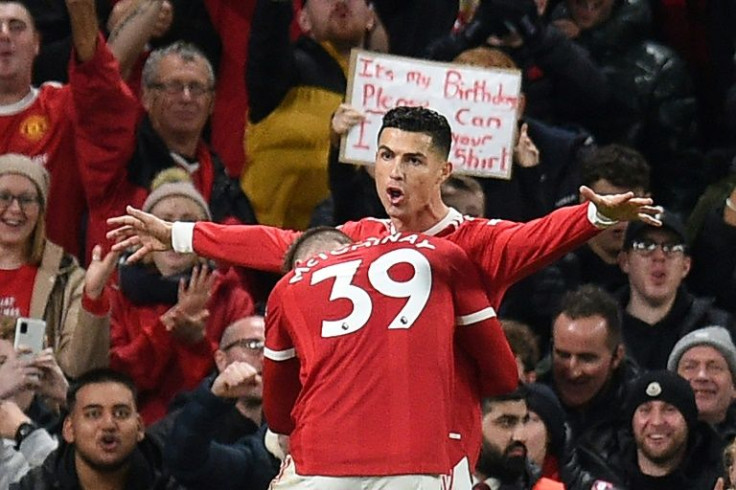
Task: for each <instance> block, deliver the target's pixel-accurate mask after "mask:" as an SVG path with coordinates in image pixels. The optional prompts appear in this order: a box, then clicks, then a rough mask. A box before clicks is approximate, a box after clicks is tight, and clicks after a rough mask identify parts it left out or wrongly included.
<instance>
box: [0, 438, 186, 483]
mask: <svg viewBox="0 0 736 490" xmlns="http://www.w3.org/2000/svg"><path fill="white" fill-rule="evenodd" d="M130 463H131V468H130V472H129V473H128V482H127V484H126V485H125V490H178V489H180V488H183V487H180V486H179V485H178V484H177V483H176V482H175V481H174V480H173V478H171V477H170V476H169V475H168V473H167V472H165V471H164V470H163V456H162V453H161V449H160V447H159V446H158V445H157V444H155V443H153V442H152V441H150V440H148V439H144V440H143V441H141V442H140V443H139V444H138V447H137V448H136V449H135V450H134V451H133V454H132V455H131V461H130ZM10 489H11V490H81V489H82V487H81V485H80V483H79V478H78V476H77V470H76V468H75V465H74V446H72V445H69V444H66V443H61V445H60V446H59V448H58V449H57V450H56V451H54V452H53V453H51V454H50V455H49V457H48V458H46V461H45V462H44V464H43V465H42V466H39V467H37V468H34V469H33V470H31V471H30V472H29V473H28V474H27V475H26V476H25V477H23V479H22V480H21V481H20V482H18V483H15V484H13V485H11V486H10Z"/></svg>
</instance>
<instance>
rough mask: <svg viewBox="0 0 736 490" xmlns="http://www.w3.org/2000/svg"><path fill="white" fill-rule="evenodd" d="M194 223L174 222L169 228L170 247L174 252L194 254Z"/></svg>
mask: <svg viewBox="0 0 736 490" xmlns="http://www.w3.org/2000/svg"><path fill="white" fill-rule="evenodd" d="M193 241H194V223H188V222H182V221H176V222H175V223H174V224H173V225H172V226H171V247H172V248H173V249H174V251H176V252H179V253H182V254H189V253H194V244H193V243H192V242H193Z"/></svg>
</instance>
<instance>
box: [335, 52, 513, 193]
mask: <svg viewBox="0 0 736 490" xmlns="http://www.w3.org/2000/svg"><path fill="white" fill-rule="evenodd" d="M520 90H521V73H520V72H519V71H518V70H504V69H491V68H478V67H472V66H465V65H458V64H451V63H438V62H432V61H424V60H417V59H414V58H403V57H399V56H392V55H386V54H379V53H373V52H370V51H361V50H353V52H352V53H351V56H350V75H349V79H348V92H347V94H346V101H347V103H349V104H350V105H352V106H353V107H355V108H357V109H359V110H361V111H362V112H363V113H364V114H365V116H366V118H365V120H364V121H363V122H362V123H360V124H357V125H356V126H354V127H353V128H352V129H351V130H350V131H349V132H348V133H347V135H346V136H345V137H343V139H342V142H341V146H340V160H341V161H343V162H350V163H356V164H363V165H365V164H373V163H374V161H375V155H376V138H377V136H378V130H379V129H380V127H381V120H382V117H383V115H384V114H385V113H386V112H388V110H389V109H392V108H393V107H396V106H400V105H409V106H423V107H428V108H431V109H433V110H435V111H437V112H439V113H441V114H442V115H444V116H445V117H446V118H447V120H448V122H449V123H450V127H451V128H452V149H451V150H450V157H449V160H450V162H452V164H453V169H454V171H455V172H457V173H462V174H467V175H475V176H479V177H494V178H500V179H510V178H511V167H512V165H511V164H512V155H513V144H514V141H515V134H516V119H517V117H516V113H517V107H518V105H519V93H520Z"/></svg>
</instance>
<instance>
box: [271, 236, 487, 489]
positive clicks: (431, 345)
mask: <svg viewBox="0 0 736 490" xmlns="http://www.w3.org/2000/svg"><path fill="white" fill-rule="evenodd" d="M323 257H326V256H323ZM469 264H470V263H469V261H468V260H467V258H466V257H465V255H464V253H463V252H462V251H461V250H460V249H459V248H458V247H457V246H455V245H454V244H451V243H449V242H447V241H442V240H433V241H431V242H430V241H429V239H428V238H426V237H423V236H419V235H398V234H397V235H393V236H391V237H386V238H384V239H381V240H380V241H379V240H374V241H369V242H367V243H363V244H359V245H354V246H351V247H348V248H346V249H343V250H342V251H338V252H336V255H333V256H330V257H329V258H326V260H325V259H323V258H316V259H313V260H311V261H308V262H307V264H306V266H305V267H300V268H297V269H296V270H295V271H294V272H293V273H292V274H291V275H289V276H287V277H286V278H284V279H283V280H282V282H281V283H280V284H279V285H278V286H277V288H276V289H275V294H277V295H280V298H279V299H280V304H281V308H282V310H283V311H282V312H281V314H280V317H281V318H283V319H285V321H284V322H282V325H283V326H284V327H285V329H286V330H288V335H289V337H290V338H291V340H292V341H293V344H294V348H295V350H296V355H297V357H298V358H299V362H300V365H301V372H300V378H301V383H302V391H301V393H300V395H299V398H298V399H297V401H296V404H295V407H294V410H293V412H292V416H293V418H294V421H295V424H296V426H295V429H294V431H293V432H292V434H291V435H292V454H293V457H294V460H295V462H296V464H297V469H298V471H299V472H300V474H319V475H341V476H342V475H384V474H407V473H446V472H447V471H448V469H449V466H450V463H451V462H450V460H449V456H448V450H447V445H448V444H449V442H450V441H449V437H450V432H451V428H452V420H451V417H452V413H451V408H452V403H453V401H454V400H453V394H452V393H453V376H454V371H453V369H454V368H453V363H454V357H453V334H454V329H455V316H456V315H468V314H472V313H475V312H474V311H456V308H455V306H454V304H455V301H454V299H453V289H452V282H453V281H458V280H460V281H462V274H463V272H462V267H464V266H468V267H472V266H470V265H469ZM458 267H459V268H458ZM446 443H447V444H446Z"/></svg>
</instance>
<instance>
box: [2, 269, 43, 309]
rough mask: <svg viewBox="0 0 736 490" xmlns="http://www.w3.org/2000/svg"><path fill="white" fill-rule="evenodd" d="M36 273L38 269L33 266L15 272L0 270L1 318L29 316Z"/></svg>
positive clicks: (14, 270)
mask: <svg viewBox="0 0 736 490" xmlns="http://www.w3.org/2000/svg"><path fill="white" fill-rule="evenodd" d="M36 272H38V267H36V266H33V265H24V266H22V267H20V268H18V269H13V270H1V269H0V318H2V317H10V318H18V317H21V316H28V315H29V312H30V311H31V295H32V294H33V283H34V282H35V281H36Z"/></svg>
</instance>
